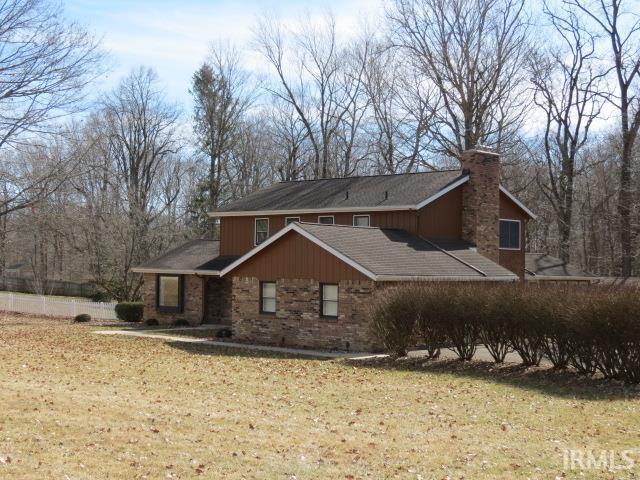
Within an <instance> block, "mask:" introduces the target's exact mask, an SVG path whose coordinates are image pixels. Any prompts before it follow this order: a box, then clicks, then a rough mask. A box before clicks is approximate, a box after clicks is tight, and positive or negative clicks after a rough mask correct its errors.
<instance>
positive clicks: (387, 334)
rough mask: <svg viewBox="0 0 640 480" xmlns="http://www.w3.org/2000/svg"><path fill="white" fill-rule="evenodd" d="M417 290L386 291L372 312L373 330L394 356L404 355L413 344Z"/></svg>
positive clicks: (418, 296) (417, 310)
mask: <svg viewBox="0 0 640 480" xmlns="http://www.w3.org/2000/svg"><path fill="white" fill-rule="evenodd" d="M419 299H420V295H419V292H418V291H416V290H415V289H413V288H408V289H394V290H392V291H390V292H388V293H387V295H386V296H385V298H384V299H383V300H382V301H381V302H380V304H379V305H378V307H377V308H376V309H375V311H374V313H373V332H374V334H375V335H376V337H377V338H378V339H379V340H380V342H381V343H382V345H383V346H384V347H385V349H386V350H387V351H388V352H389V354H390V355H392V356H394V357H404V356H405V355H406V354H407V349H408V348H409V346H411V345H413V344H414V338H415V329H416V320H417V318H418V315H419Z"/></svg>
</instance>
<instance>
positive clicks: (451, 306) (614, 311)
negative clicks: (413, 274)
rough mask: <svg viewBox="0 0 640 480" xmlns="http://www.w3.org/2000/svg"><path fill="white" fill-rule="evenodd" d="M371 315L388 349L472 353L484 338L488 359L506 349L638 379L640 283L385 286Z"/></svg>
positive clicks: (531, 360) (531, 361) (530, 362)
mask: <svg viewBox="0 0 640 480" xmlns="http://www.w3.org/2000/svg"><path fill="white" fill-rule="evenodd" d="M373 317H374V328H375V330H376V334H377V335H378V337H379V338H380V340H381V341H382V343H383V344H384V346H385V347H386V348H387V350H388V351H389V352H390V353H391V354H392V355H394V356H402V355H406V353H407V350H408V349H409V348H411V347H412V346H415V345H417V344H418V343H419V342H420V341H422V342H424V344H425V347H426V350H427V356H428V358H437V357H438V355H439V354H440V349H441V348H449V349H450V350H452V351H453V352H455V353H456V354H457V355H458V357H459V358H460V359H461V360H470V359H472V357H473V355H474V353H475V351H476V347H477V345H478V344H484V345H485V346H486V348H487V350H488V351H489V353H490V354H491V356H492V357H493V359H494V361H495V362H496V363H502V362H503V361H504V359H505V356H506V355H507V353H508V352H509V351H510V349H512V350H514V351H515V352H517V353H518V354H519V355H520V357H521V358H522V363H523V364H524V365H526V366H534V365H539V364H540V361H541V360H542V358H543V357H546V358H548V359H549V360H550V361H551V363H552V364H553V366H554V368H557V369H564V368H567V367H568V366H571V367H573V368H575V369H576V370H577V371H578V372H579V373H581V374H585V375H593V374H595V373H598V372H599V373H600V374H602V375H603V376H604V377H605V378H610V379H616V380H622V381H625V382H629V383H640V290H639V289H637V288H629V287H622V288H613V287H611V288H605V287H598V286H593V285H585V284H581V285H571V284H567V285H557V284H554V285H552V286H545V285H542V284H533V285H523V284H502V285H497V284H485V283H482V284H481V283H478V284H470V283H467V284H461V283H459V284H445V283H430V284H423V285H419V286H418V285H414V286H407V287H404V288H400V287H398V288H396V289H394V290H391V291H389V292H387V294H386V296H385V298H384V299H383V301H382V302H381V303H380V304H379V305H378V306H377V308H376V310H375V313H374V315H373Z"/></svg>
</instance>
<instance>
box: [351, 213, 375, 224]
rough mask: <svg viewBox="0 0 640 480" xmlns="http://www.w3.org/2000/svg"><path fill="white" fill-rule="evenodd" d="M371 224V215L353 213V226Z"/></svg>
mask: <svg viewBox="0 0 640 480" xmlns="http://www.w3.org/2000/svg"><path fill="white" fill-rule="evenodd" d="M370 224H371V217H370V216H369V215H354V216H353V226H354V227H369V226H370Z"/></svg>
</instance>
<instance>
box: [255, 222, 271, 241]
mask: <svg viewBox="0 0 640 480" xmlns="http://www.w3.org/2000/svg"><path fill="white" fill-rule="evenodd" d="M258 220H266V221H267V238H265V240H264V242H266V241H267V240H269V219H268V218H267V217H260V218H255V219H254V220H253V246H254V247H257V246H258V245H260V244H259V243H258ZM264 242H262V243H264Z"/></svg>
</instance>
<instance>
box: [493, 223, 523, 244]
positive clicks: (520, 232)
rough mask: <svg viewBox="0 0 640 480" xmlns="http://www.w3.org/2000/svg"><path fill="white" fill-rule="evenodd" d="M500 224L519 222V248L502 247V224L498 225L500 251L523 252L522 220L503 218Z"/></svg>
mask: <svg viewBox="0 0 640 480" xmlns="http://www.w3.org/2000/svg"><path fill="white" fill-rule="evenodd" d="M499 221H500V222H518V248H504V247H501V246H500V224H499V223H498V250H511V251H513V252H517V251H520V250H522V220H518V219H516V218H501V219H499Z"/></svg>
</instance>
